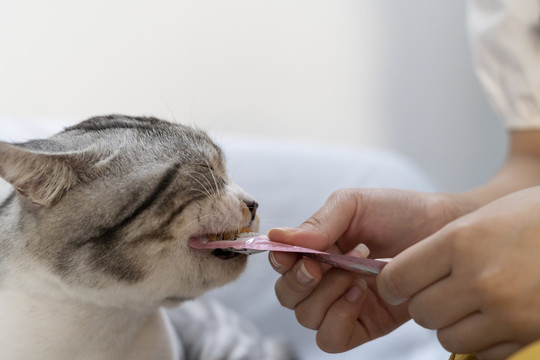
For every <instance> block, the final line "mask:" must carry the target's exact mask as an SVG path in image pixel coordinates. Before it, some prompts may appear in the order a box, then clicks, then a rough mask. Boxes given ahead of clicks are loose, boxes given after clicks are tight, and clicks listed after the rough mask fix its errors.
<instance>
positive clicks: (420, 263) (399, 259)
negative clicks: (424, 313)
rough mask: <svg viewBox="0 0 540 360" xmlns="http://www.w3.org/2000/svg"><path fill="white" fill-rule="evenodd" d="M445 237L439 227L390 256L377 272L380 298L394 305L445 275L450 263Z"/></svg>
mask: <svg viewBox="0 0 540 360" xmlns="http://www.w3.org/2000/svg"><path fill="white" fill-rule="evenodd" d="M443 229H444V228H443ZM445 237H446V236H445V232H444V231H443V230H440V231H439V232H436V233H435V234H433V235H431V236H429V237H427V238H426V239H425V240H423V241H420V242H418V243H417V244H415V245H413V246H411V247H409V248H408V249H406V250H404V251H403V252H401V253H400V254H399V255H397V256H396V257H394V258H393V259H392V261H391V262H390V263H388V265H386V266H385V267H384V268H383V269H382V271H381V272H380V273H379V275H377V289H378V292H379V295H380V296H381V298H382V299H383V300H384V301H386V302H387V303H388V304H390V305H398V304H401V303H403V302H404V301H406V300H407V299H409V298H410V297H412V296H413V295H415V294H416V293H418V292H420V291H422V290H423V289H425V288H426V287H428V286H430V285H431V284H434V283H436V282H437V281H439V280H440V279H443V278H445V277H447V276H448V275H449V274H450V271H451V267H452V266H451V265H452V263H451V256H450V254H451V252H450V251H448V241H444V240H445Z"/></svg>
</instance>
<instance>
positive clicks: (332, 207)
mask: <svg viewBox="0 0 540 360" xmlns="http://www.w3.org/2000/svg"><path fill="white" fill-rule="evenodd" d="M359 194H360V193H359V192H358V189H342V190H338V191H336V192H334V193H333V194H332V195H331V196H330V197H329V198H328V200H326V202H325V203H324V205H323V206H322V207H321V208H320V209H319V210H318V211H317V212H316V213H315V214H313V215H312V216H311V217H310V218H309V219H307V220H306V221H305V222H304V223H303V224H302V225H300V226H299V227H298V228H275V229H270V230H269V231H268V237H269V238H270V240H272V241H277V242H283V243H288V244H294V245H299V246H303V247H307V248H311V249H315V250H321V251H326V250H327V249H329V248H330V247H331V246H332V245H334V244H335V243H336V241H337V240H338V239H339V238H340V237H341V236H342V235H343V234H345V233H346V232H347V231H348V230H349V228H350V227H351V224H352V223H353V222H354V220H355V218H356V217H357V215H358V202H359V200H358V196H359ZM345 250H350V249H345Z"/></svg>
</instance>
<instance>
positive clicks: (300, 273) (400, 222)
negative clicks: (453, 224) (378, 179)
mask: <svg viewBox="0 0 540 360" xmlns="http://www.w3.org/2000/svg"><path fill="white" fill-rule="evenodd" d="M462 212H463V210H460V207H459V206H457V205H456V203H455V202H454V201H453V199H452V198H451V197H449V196H445V195H441V194H427V193H419V192H413V191H403V190H390V189H345V190H339V191H337V192H335V193H334V194H332V196H330V198H329V199H328V201H327V202H326V203H325V204H324V206H323V207H322V208H321V209H320V210H319V211H317V213H315V214H314V215H313V216H312V217H311V218H310V219H308V220H307V221H306V222H305V223H303V224H302V225H300V227H299V228H298V229H272V230H270V231H269V233H268V236H269V237H270V239H271V240H274V241H279V242H285V243H291V244H295V245H300V246H304V247H309V248H313V249H317V250H323V251H329V252H335V253H351V252H352V253H353V254H355V253H356V252H358V250H354V249H355V247H356V246H357V245H358V244H359V243H364V244H366V245H367V246H368V247H369V249H370V251H371V255H372V257H375V258H378V257H393V256H395V255H397V254H398V253H400V252H401V251H402V250H403V249H405V248H407V247H409V246H411V245H412V244H414V243H416V242H417V241H419V240H421V239H423V238H425V237H427V236H428V235H430V234H432V233H433V232H435V231H436V230H438V229H439V228H441V227H442V226H444V225H445V224H446V223H447V222H449V221H451V220H453V219H455V218H456V217H458V216H460V215H461V214H462ZM270 261H271V263H272V264H273V267H274V268H275V269H276V271H278V272H280V273H281V274H283V276H282V277H280V279H279V280H278V281H277V282H276V294H277V297H278V299H279V301H280V302H281V304H282V305H283V306H285V307H288V308H290V309H294V311H295V314H296V317H297V319H298V321H299V322H300V323H301V324H302V325H303V326H305V327H307V328H310V329H314V330H317V343H318V345H319V347H320V348H321V349H323V350H325V351H327V352H342V351H346V350H349V349H351V348H353V347H356V346H358V345H360V344H362V343H365V342H367V341H370V340H373V339H375V338H377V337H380V336H382V335H384V334H386V333H388V332H390V331H392V330H394V329H395V328H397V327H398V326H399V325H401V324H402V323H404V322H405V321H407V320H408V319H410V317H409V315H408V313H407V307H406V305H401V306H390V305H388V304H387V303H385V302H384V301H382V300H381V299H380V297H379V296H378V293H377V289H376V286H375V282H374V279H373V278H372V277H364V276H358V275H357V274H354V273H351V272H347V271H343V270H338V269H329V268H328V267H325V266H321V265H320V264H319V263H318V262H316V261H314V260H311V259H307V258H301V257H299V256H297V255H294V254H286V253H271V254H270Z"/></svg>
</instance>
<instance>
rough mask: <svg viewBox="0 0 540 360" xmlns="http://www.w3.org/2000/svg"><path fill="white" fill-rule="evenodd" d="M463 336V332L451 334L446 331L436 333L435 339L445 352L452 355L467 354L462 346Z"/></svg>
mask: <svg viewBox="0 0 540 360" xmlns="http://www.w3.org/2000/svg"><path fill="white" fill-rule="evenodd" d="M465 336H466V335H464V333H463V332H452V331H448V330H447V329H441V330H438V331H437V338H438V339H439V343H440V344H441V346H442V347H443V348H445V349H446V350H447V351H449V352H454V353H463V352H467V350H468V349H467V348H466V346H465V345H464V342H465V340H466V339H465V338H464V337H465Z"/></svg>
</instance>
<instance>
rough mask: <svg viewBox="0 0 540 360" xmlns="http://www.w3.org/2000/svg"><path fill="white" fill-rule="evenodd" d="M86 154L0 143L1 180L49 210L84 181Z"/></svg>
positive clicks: (87, 160)
mask: <svg viewBox="0 0 540 360" xmlns="http://www.w3.org/2000/svg"><path fill="white" fill-rule="evenodd" d="M88 162H89V156H88V154H85V153H69V152H66V153H47V152H40V151H35V150H29V149H25V148H24V147H23V146H22V145H15V144H8V143H4V142H0V177H2V178H3V179H4V180H6V181H7V182H9V183H10V184H11V185H13V187H15V189H17V191H18V192H19V193H20V194H22V195H24V196H26V197H28V198H29V199H30V200H31V201H32V202H33V203H35V204H38V205H42V206H52V205H54V204H55V203H56V202H58V200H60V199H61V198H62V196H63V195H64V194H65V193H66V192H67V191H68V190H69V189H70V188H72V187H74V186H75V185H77V184H78V183H80V182H81V181H83V180H84V179H85V177H87V175H86V174H85V171H86V170H85V169H87V168H88V167H87V166H85V165H87V164H88Z"/></svg>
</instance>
